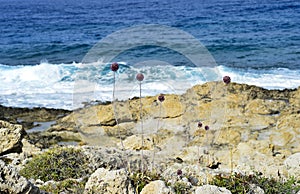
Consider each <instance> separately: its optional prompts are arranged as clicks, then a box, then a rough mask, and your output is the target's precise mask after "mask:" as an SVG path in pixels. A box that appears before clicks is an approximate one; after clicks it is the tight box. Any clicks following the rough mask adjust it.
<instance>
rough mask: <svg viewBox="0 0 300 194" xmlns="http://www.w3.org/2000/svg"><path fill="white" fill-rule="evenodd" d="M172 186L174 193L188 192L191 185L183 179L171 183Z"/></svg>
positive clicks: (183, 193)
mask: <svg viewBox="0 0 300 194" xmlns="http://www.w3.org/2000/svg"><path fill="white" fill-rule="evenodd" d="M173 188H174V190H175V193H176V194H185V193H190V192H189V191H190V189H191V187H190V186H189V185H188V184H187V183H185V182H183V181H177V182H175V184H174V185H173Z"/></svg>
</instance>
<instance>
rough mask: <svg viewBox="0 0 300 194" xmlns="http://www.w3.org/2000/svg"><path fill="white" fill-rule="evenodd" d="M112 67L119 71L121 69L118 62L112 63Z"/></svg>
mask: <svg viewBox="0 0 300 194" xmlns="http://www.w3.org/2000/svg"><path fill="white" fill-rule="evenodd" d="M110 69H111V70H112V71H118V69H119V64H118V63H112V64H111V65H110Z"/></svg>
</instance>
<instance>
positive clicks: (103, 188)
mask: <svg viewBox="0 0 300 194" xmlns="http://www.w3.org/2000/svg"><path fill="white" fill-rule="evenodd" d="M84 193H107V194H109V193H110V194H116V193H128V194H133V193H134V190H133V188H132V187H131V184H130V180H129V178H128V176H127V173H126V171H125V170H124V169H121V170H112V171H109V170H107V169H105V168H99V169H98V170H96V171H95V172H94V173H93V174H92V175H91V177H90V178H89V180H88V182H87V183H86V185H85V190H84Z"/></svg>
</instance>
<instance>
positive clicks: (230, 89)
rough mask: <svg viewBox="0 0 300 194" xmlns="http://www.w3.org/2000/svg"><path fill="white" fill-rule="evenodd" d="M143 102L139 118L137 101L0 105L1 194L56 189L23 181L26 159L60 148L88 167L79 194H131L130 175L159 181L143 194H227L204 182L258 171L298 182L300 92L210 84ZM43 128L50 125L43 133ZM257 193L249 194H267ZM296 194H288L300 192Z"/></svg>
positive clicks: (154, 181)
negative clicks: (69, 106)
mask: <svg viewBox="0 0 300 194" xmlns="http://www.w3.org/2000/svg"><path fill="white" fill-rule="evenodd" d="M141 103H142V112H140V99H139V98H133V99H130V100H127V101H117V102H114V103H113V104H112V103H105V104H97V105H90V106H87V107H85V108H82V109H78V110H74V111H67V110H55V109H46V108H35V109H27V108H9V107H3V106H0V117H1V119H0V120H1V123H0V133H1V136H0V138H1V141H0V169H1V172H2V174H1V176H0V191H1V192H0V193H46V191H45V190H44V191H43V188H46V186H47V188H49V185H52V186H53V188H54V187H56V188H57V187H58V186H57V185H58V184H60V183H59V181H56V182H55V181H53V180H52V182H51V181H45V180H40V179H34V178H25V177H24V176H21V175H20V173H19V172H20V171H22V169H24V168H25V167H26V164H28V163H30V161H32V158H34V157H36V156H38V155H42V154H44V153H46V152H47V150H49V148H51V149H59V148H61V147H65V148H70V149H75V150H80V152H81V153H83V154H84V156H85V157H86V160H87V161H88V163H89V165H90V166H89V168H88V169H90V171H89V173H87V175H86V176H84V177H80V178H81V179H80V178H78V177H77V179H76V180H75V182H76V181H79V182H80V181H83V180H85V181H83V183H84V184H83V186H82V187H83V190H81V191H80V192H79V191H77V192H78V193H82V192H84V193H136V188H135V186H136V185H135V184H133V182H134V180H135V178H136V177H137V176H135V177H134V178H133V177H132V176H129V175H128V174H130V172H131V175H132V174H134V173H133V172H141V173H142V174H143V175H144V171H148V172H153V171H155V172H156V173H157V174H159V175H160V177H161V179H160V178H158V179H157V180H153V181H152V182H147V184H146V185H143V187H144V188H143V190H142V191H141V193H175V191H177V190H176V188H177V187H176V185H178V184H179V185H181V186H182V185H184V189H185V186H186V187H187V188H188V189H186V191H185V192H183V193H203V192H205V193H209V192H210V193H214V192H213V189H215V190H214V191H215V192H216V190H218V191H219V193H231V192H232V191H229V190H228V189H225V188H220V187H214V186H212V185H210V186H209V185H207V183H208V182H209V181H210V180H213V178H214V177H215V176H217V175H219V174H225V175H230V174H233V173H241V174H254V173H256V172H259V173H262V174H263V175H264V176H265V177H269V178H274V179H276V180H279V181H284V180H287V179H289V178H290V177H294V178H295V179H296V182H298V184H299V183H300V179H299V177H300V144H299V142H300V87H299V88H298V89H293V90H288V89H285V90H266V89H263V88H260V87H256V86H250V85H246V84H238V83H230V84H224V83H223V82H209V83H205V84H203V85H196V86H194V87H192V88H191V89H189V90H187V91H186V93H184V94H182V95H165V100H164V101H163V102H160V101H159V100H158V96H153V97H144V98H142V99H141ZM141 116H142V117H141ZM116 119H117V120H116ZM141 121H142V122H141ZM48 122H51V123H50V124H49V123H48ZM199 122H201V125H203V126H201V125H199ZM43 123H46V124H47V123H48V124H49V125H45V126H44V128H45V129H44V130H41V129H43ZM38 125H42V127H41V128H40V129H39V131H36V132H32V131H31V130H32V129H34V128H35V127H38ZM204 126H207V128H206V129H207V130H206V129H205V128H204ZM142 139H143V141H142ZM70 144H72V145H70ZM141 156H143V159H142V157H141ZM178 170H180V171H178ZM180 172H181V173H180ZM6 173H7V174H6ZM145 174H146V173H145ZM135 175H139V174H135ZM149 176H150V175H149ZM112 177H113V178H112ZM72 180H73V179H72ZM61 181H62V180H61ZM61 181H60V182H61ZM181 183H182V184H181ZM55 185H56V186H55ZM255 188H256V190H255ZM255 188H254V187H253V189H252V190H253V191H252V193H264V192H266V193H268V192H267V191H263V190H262V189H261V188H260V189H259V188H258V186H257V187H255ZM294 188H295V190H293V191H292V192H291V193H296V192H298V190H297V188H299V185H295V187H294ZM184 189H183V190H184ZM47 191H48V192H51V191H49V190H47ZM53 192H54V193H56V192H55V191H53ZM63 192H64V193H74V191H69V192H68V191H66V190H63ZM57 193H60V192H57ZM75 193H76V192H75ZM233 193H234V192H233Z"/></svg>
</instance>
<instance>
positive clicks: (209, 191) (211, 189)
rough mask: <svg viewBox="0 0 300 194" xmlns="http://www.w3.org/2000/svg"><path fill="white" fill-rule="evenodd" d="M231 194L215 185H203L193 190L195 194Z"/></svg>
mask: <svg viewBox="0 0 300 194" xmlns="http://www.w3.org/2000/svg"><path fill="white" fill-rule="evenodd" d="M202 193H206V194H231V192H230V191H229V190H228V189H226V188H223V187H217V186H215V185H203V186H201V187H197V188H196V190H195V194H202Z"/></svg>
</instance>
